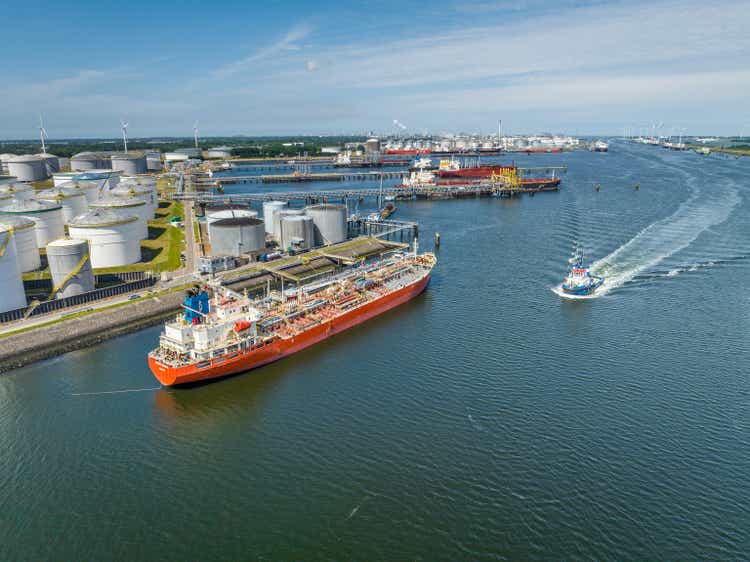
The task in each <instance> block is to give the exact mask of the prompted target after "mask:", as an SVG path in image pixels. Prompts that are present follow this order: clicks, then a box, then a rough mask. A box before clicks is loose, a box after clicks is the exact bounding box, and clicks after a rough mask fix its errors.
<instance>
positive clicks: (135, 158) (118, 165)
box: [111, 152, 148, 174]
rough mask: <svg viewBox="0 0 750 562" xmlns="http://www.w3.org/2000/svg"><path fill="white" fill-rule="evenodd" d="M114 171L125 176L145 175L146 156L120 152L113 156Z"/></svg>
mask: <svg viewBox="0 0 750 562" xmlns="http://www.w3.org/2000/svg"><path fill="white" fill-rule="evenodd" d="M111 161H112V169H113V170H115V171H118V170H119V171H121V172H122V173H123V174H145V173H146V172H147V171H148V166H147V165H146V155H145V154H143V153H142V152H120V153H116V154H113V155H112V158H111Z"/></svg>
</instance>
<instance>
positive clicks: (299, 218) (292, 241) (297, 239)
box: [279, 213, 315, 250]
mask: <svg viewBox="0 0 750 562" xmlns="http://www.w3.org/2000/svg"><path fill="white" fill-rule="evenodd" d="M279 214H281V215H282V216H281V224H280V229H281V246H282V248H283V249H284V250H289V249H290V248H291V249H294V250H309V249H310V248H312V246H313V244H314V243H315V226H314V224H313V220H312V219H311V218H310V217H308V216H306V215H289V214H286V213H279Z"/></svg>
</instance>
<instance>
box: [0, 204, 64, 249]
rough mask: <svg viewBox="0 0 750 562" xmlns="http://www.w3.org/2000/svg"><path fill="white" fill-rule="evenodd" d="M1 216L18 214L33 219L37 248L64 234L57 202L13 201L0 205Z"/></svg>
mask: <svg viewBox="0 0 750 562" xmlns="http://www.w3.org/2000/svg"><path fill="white" fill-rule="evenodd" d="M3 216H11V217H19V216H20V217H26V218H29V219H31V220H33V221H34V222H35V223H36V227H35V228H34V232H35V233H36V242H37V246H38V247H39V248H44V247H45V246H46V245H47V244H48V243H49V242H51V241H52V240H55V239H56V238H62V237H63V236H64V235H65V225H64V220H63V212H62V205H60V204H58V203H50V202H49V201H39V200H38V199H23V200H21V201H13V203H10V204H9V205H5V206H3V207H0V218H1V217H3Z"/></svg>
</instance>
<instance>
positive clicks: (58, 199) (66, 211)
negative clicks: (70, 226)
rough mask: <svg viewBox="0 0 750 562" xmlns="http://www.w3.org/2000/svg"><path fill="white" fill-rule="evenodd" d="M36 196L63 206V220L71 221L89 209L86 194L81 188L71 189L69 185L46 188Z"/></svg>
mask: <svg viewBox="0 0 750 562" xmlns="http://www.w3.org/2000/svg"><path fill="white" fill-rule="evenodd" d="M35 197H36V198H37V199H39V200H41V201H50V202H52V203H58V204H59V205H61V206H62V210H63V221H65V223H66V224H67V223H69V222H70V221H71V220H72V219H73V217H77V216H78V215H82V214H83V213H85V212H86V210H87V209H88V202H87V201H86V195H85V194H84V193H83V192H82V191H81V190H80V189H70V188H68V187H57V188H53V189H45V190H44V191H40V192H38V193H37V194H36V195H35Z"/></svg>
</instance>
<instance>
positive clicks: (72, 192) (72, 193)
mask: <svg viewBox="0 0 750 562" xmlns="http://www.w3.org/2000/svg"><path fill="white" fill-rule="evenodd" d="M66 183H67V182H66ZM34 197H36V198H37V199H44V200H57V199H70V198H71V197H84V194H83V191H81V190H80V189H76V188H71V187H55V188H54V189H45V190H44V191H39V192H38V193H37V194H36V195H35V196H34Z"/></svg>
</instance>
